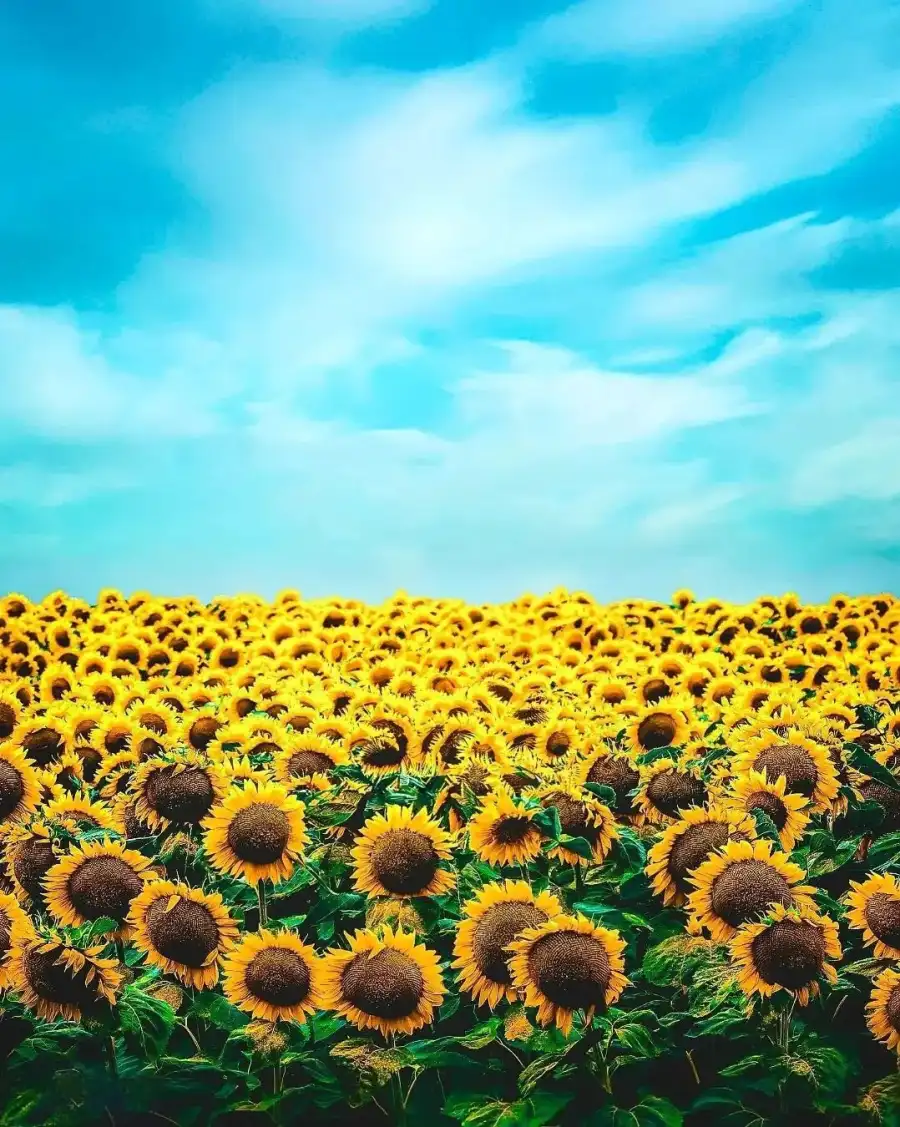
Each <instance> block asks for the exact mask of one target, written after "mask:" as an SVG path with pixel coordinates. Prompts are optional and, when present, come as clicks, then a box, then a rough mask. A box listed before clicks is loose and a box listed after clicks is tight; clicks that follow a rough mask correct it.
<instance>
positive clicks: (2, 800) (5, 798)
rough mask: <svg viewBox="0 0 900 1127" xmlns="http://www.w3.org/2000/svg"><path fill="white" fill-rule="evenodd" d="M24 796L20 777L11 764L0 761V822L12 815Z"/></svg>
mask: <svg viewBox="0 0 900 1127" xmlns="http://www.w3.org/2000/svg"><path fill="white" fill-rule="evenodd" d="M24 794H25V784H24V783H23V781H22V776H21V775H20V774H19V772H18V771H17V770H16V769H15V767H13V765H12V764H11V763H7V762H6V760H5V759H0V822H2V821H3V820H4V819H5V818H8V817H9V816H10V814H12V812H13V810H15V808H16V807H17V806H18V805H19V803H20V802H21V801H22V796H23V795H24Z"/></svg>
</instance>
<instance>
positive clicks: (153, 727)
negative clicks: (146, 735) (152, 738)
mask: <svg viewBox="0 0 900 1127" xmlns="http://www.w3.org/2000/svg"><path fill="white" fill-rule="evenodd" d="M141 723H142V724H143V726H144V727H145V728H146V729H147V731H148V732H155V733H156V734H157V735H158V736H164V735H165V734H166V732H167V731H168V728H167V727H166V722H165V720H164V719H163V718H162V716H160V715H159V713H157V712H145V713H144V715H143V716H142V718H141Z"/></svg>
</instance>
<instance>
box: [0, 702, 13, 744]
mask: <svg viewBox="0 0 900 1127" xmlns="http://www.w3.org/2000/svg"><path fill="white" fill-rule="evenodd" d="M15 728H16V714H15V712H14V711H13V708H12V705H10V704H7V703H6V701H0V740H5V739H6V738H7V737H8V736H11V735H12V734H13V732H14V731H15Z"/></svg>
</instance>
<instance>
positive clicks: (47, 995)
mask: <svg viewBox="0 0 900 1127" xmlns="http://www.w3.org/2000/svg"><path fill="white" fill-rule="evenodd" d="M63 950H64V948H62V947H57V948H55V949H54V950H52V951H35V950H33V949H32V948H30V947H29V949H28V951H27V952H26V954H25V958H24V960H23V961H24V970H25V978H26V980H27V982H28V985H29V986H30V987H31V989H32V990H33V991H34V993H35V994H37V996H38V997H39V998H40V999H42V1000H43V1001H45V1002H56V1003H57V1005H68V1006H77V1007H78V1008H79V1009H80V1010H86V1009H91V1008H93V1007H94V1006H96V1005H97V1002H98V1000H99V999H98V997H97V993H96V990H92V989H91V987H90V986H89V985H88V984H87V982H86V981H85V979H86V978H87V975H88V972H89V970H90V967H91V965H90V963H86V964H85V965H84V966H83V967H82V968H81V970H79V971H73V970H70V968H69V967H67V966H65V965H64V964H63V963H60V962H57V961H56V960H57V959H59V957H60V956H61V955H62V953H63Z"/></svg>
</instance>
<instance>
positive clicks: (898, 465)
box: [789, 418, 900, 507]
mask: <svg viewBox="0 0 900 1127" xmlns="http://www.w3.org/2000/svg"><path fill="white" fill-rule="evenodd" d="M789 495H790V498H791V501H792V503H793V504H795V505H797V506H798V507H805V506H816V505H823V504H826V503H828V502H832V501H839V500H842V499H845V498H851V497H852V498H859V499H865V500H870V501H886V500H890V499H891V498H894V497H900V418H883V419H875V420H873V421H872V422H870V423H869V424H868V425H867V426H865V427H863V428H862V429H861V430H859V431H857V432H856V433H854V434H852V435H850V436H849V437H848V438H845V439H844V440H843V441H840V442H836V443H834V444H833V445H830V446H825V447H824V448H823V449H820V450H816V451H815V452H814V453H812V455H811V456H810V457H809V458H808V459H807V460H805V461H804V462H803V464H802V465H801V466H800V467H799V469H798V471H797V473H796V474H795V476H794V479H793V481H792V482H791V483H790V485H789Z"/></svg>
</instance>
